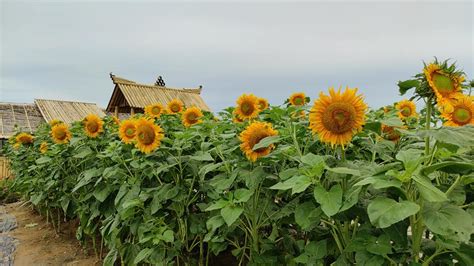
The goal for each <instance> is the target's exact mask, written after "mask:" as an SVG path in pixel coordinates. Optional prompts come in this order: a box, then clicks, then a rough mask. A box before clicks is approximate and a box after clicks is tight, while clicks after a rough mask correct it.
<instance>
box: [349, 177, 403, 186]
mask: <svg viewBox="0 0 474 266" xmlns="http://www.w3.org/2000/svg"><path fill="white" fill-rule="evenodd" d="M368 184H370V185H372V186H373V187H374V188H375V189H383V188H388V187H398V188H400V187H401V186H402V183H401V182H400V181H399V180H397V179H389V177H388V176H385V175H376V176H369V177H367V178H365V179H363V180H361V181H359V182H357V183H355V184H354V186H365V185H368Z"/></svg>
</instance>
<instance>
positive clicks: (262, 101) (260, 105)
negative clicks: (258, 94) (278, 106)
mask: <svg viewBox="0 0 474 266" xmlns="http://www.w3.org/2000/svg"><path fill="white" fill-rule="evenodd" d="M257 104H258V109H260V111H263V110H266V109H268V107H269V104H268V101H267V99H265V98H258V100H257Z"/></svg>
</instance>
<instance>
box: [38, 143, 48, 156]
mask: <svg viewBox="0 0 474 266" xmlns="http://www.w3.org/2000/svg"><path fill="white" fill-rule="evenodd" d="M39 150H40V152H41V153H43V154H44V153H46V152H47V151H48V143H47V142H46V141H43V142H41V145H40V148H39Z"/></svg>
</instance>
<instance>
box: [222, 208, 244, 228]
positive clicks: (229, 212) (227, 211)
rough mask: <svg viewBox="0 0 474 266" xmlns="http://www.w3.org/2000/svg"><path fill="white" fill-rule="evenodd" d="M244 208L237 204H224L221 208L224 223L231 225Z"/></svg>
mask: <svg viewBox="0 0 474 266" xmlns="http://www.w3.org/2000/svg"><path fill="white" fill-rule="evenodd" d="M243 211H244V208H242V207H239V206H230V205H229V206H226V207H224V208H222V209H221V215H222V218H224V221H225V223H226V224H227V225H228V226H231V225H232V224H233V223H234V222H235V221H236V220H237V219H238V218H239V216H240V215H241V214H242V212H243Z"/></svg>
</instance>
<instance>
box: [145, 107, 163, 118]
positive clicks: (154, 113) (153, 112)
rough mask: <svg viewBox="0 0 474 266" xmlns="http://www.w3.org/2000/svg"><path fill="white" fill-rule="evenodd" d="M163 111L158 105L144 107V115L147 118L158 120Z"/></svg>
mask: <svg viewBox="0 0 474 266" xmlns="http://www.w3.org/2000/svg"><path fill="white" fill-rule="evenodd" d="M163 111H164V107H163V105H161V104H160V103H155V104H150V105H147V106H145V114H146V115H148V116H149V117H153V118H160V116H161V114H162V113H163Z"/></svg>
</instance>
